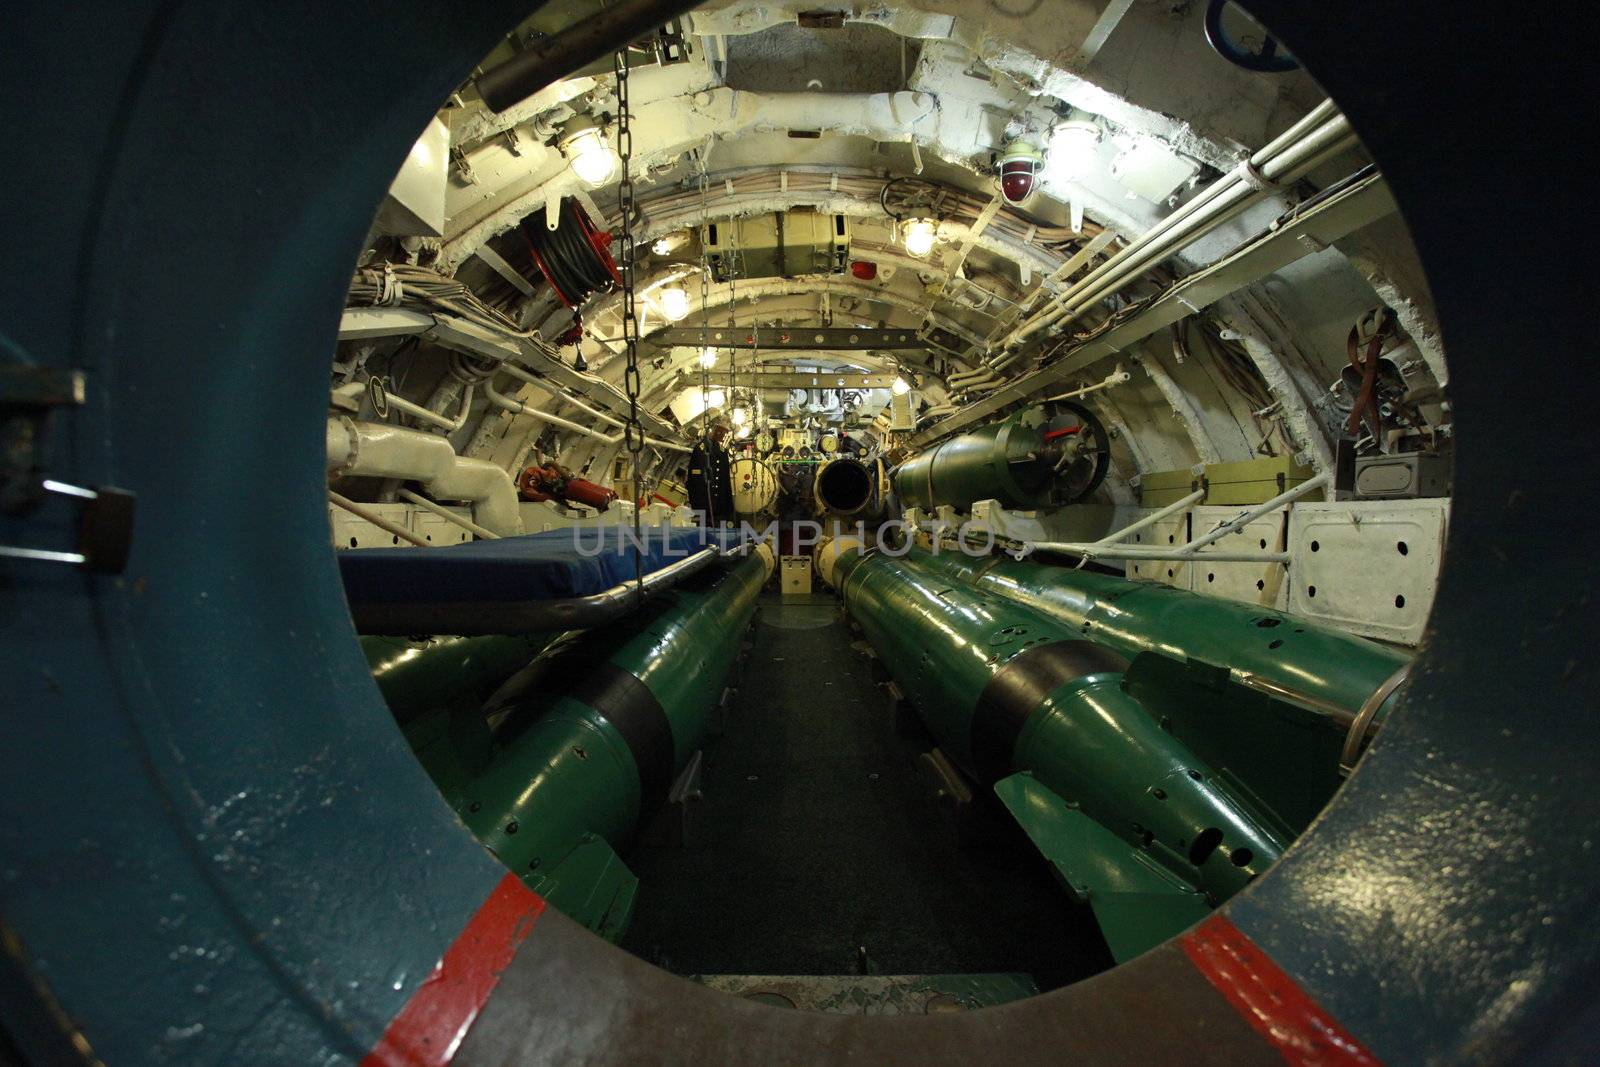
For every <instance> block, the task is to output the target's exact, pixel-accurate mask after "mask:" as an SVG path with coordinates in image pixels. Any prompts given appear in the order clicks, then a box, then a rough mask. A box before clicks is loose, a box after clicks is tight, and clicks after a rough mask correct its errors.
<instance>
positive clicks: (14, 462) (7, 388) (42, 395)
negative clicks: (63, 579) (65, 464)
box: [0, 364, 136, 574]
mask: <svg viewBox="0 0 1600 1067" xmlns="http://www.w3.org/2000/svg"><path fill="white" fill-rule="evenodd" d="M84 396H85V387H84V375H83V372H82V371H77V370H60V369H58V368H53V367H38V366H32V365H27V364H24V365H20V366H6V365H0V514H4V515H8V516H13V517H25V516H31V515H33V514H34V513H35V512H37V511H39V510H40V509H41V508H43V507H44V506H45V504H46V502H47V501H49V500H51V499H52V498H56V497H62V498H66V499H68V500H70V501H72V502H75V503H76V504H77V506H78V537H77V544H76V545H74V546H73V548H72V550H71V551H67V550H64V549H54V548H36V547H24V546H20V545H0V557H4V558H9V559H22V560H32V561H35V562H42V563H75V564H77V565H78V566H80V567H82V568H83V569H84V570H87V571H91V572H93V573H96V574H120V573H122V569H123V568H124V567H125V566H127V562H128V549H129V546H130V545H131V543H132V538H133V514H134V504H135V501H136V497H135V496H134V494H132V493H130V492H127V491H126V490H123V489H115V488H112V487H110V486H97V487H95V488H92V489H91V488H88V487H86V486H81V485H73V484H71V483H69V482H63V481H58V480H56V479H54V478H47V477H45V476H44V472H43V470H42V468H41V463H42V456H43V454H44V442H45V437H46V434H47V432H48V430H49V428H50V418H51V416H52V415H53V414H54V413H55V411H56V409H58V408H62V407H77V406H79V405H81V404H82V403H83V401H84Z"/></svg>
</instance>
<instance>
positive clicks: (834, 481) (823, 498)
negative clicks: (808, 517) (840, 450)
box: [816, 456, 872, 515]
mask: <svg viewBox="0 0 1600 1067" xmlns="http://www.w3.org/2000/svg"><path fill="white" fill-rule="evenodd" d="M816 494H817V503H818V504H819V505H821V507H822V510H823V511H824V512H827V513H829V514H833V515H854V514H856V513H857V512H859V511H862V510H864V509H865V508H866V507H867V505H868V504H870V503H871V502H872V474H871V472H869V471H868V470H867V468H866V466H865V465H864V464H862V463H861V461H860V460H856V459H851V458H849V457H848V456H845V457H840V458H838V459H833V460H829V461H828V462H827V463H825V464H824V465H823V466H822V468H821V469H820V470H818V471H817V488H816Z"/></svg>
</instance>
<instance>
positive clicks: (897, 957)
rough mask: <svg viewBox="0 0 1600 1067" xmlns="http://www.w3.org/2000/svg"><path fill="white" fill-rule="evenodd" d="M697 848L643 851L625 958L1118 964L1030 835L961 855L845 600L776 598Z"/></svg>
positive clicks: (716, 962)
mask: <svg viewBox="0 0 1600 1067" xmlns="http://www.w3.org/2000/svg"><path fill="white" fill-rule="evenodd" d="M747 640H750V641H751V642H752V643H753V648H752V649H751V652H750V658H749V661H748V663H747V665H746V668H745V672H744V678H743V684H742V685H741V687H740V689H739V692H738V694H737V697H736V700H735V702H734V704H733V706H732V709H731V713H730V715H729V720H728V727H727V731H726V733H725V735H724V736H722V737H716V738H713V739H712V740H711V741H710V743H709V744H708V745H707V746H706V754H705V760H706V766H705V774H704V784H703V790H704V799H703V800H701V801H700V802H698V805H697V807H696V809H695V812H694V816H693V824H692V825H693V831H692V835H691V839H690V841H689V843H688V844H687V845H686V846H683V847H679V846H660V845H641V846H637V847H635V848H634V849H633V850H632V851H631V853H630V854H629V855H628V857H627V859H628V864H629V866H630V867H631V868H632V870H633V871H634V872H635V873H636V874H637V875H638V876H639V878H640V882H641V884H640V889H639V897H638V903H637V911H636V914H635V917H634V922H633V926H632V928H631V930H630V931H629V934H628V936H627V938H626V939H625V940H624V942H623V947H625V948H628V949H629V950H631V951H633V952H634V953H636V954H638V955H640V956H642V957H643V958H645V959H647V960H650V961H651V962H654V963H657V964H659V965H661V966H663V967H665V968H666V969H668V970H671V971H674V972H676V973H679V974H812V975H816V974H850V973H856V972H857V968H858V957H859V955H860V950H861V949H863V948H864V949H865V950H866V960H867V966H868V968H869V969H870V972H871V973H874V974H951V973H977V972H1026V973H1028V974H1030V975H1032V976H1033V977H1034V979H1035V981H1037V982H1038V984H1039V986H1040V988H1041V989H1046V988H1051V987H1053V986H1057V985H1061V984H1064V983H1066V982H1070V981H1074V980H1077V979H1078V978H1082V977H1086V976H1088V975H1089V974H1093V973H1095V972H1096V971H1099V970H1102V969H1104V968H1106V967H1108V966H1110V963H1111V960H1110V956H1109V954H1108V953H1107V950H1106V948H1105V945H1104V942H1103V941H1102V940H1101V938H1100V935H1099V932H1098V930H1097V928H1096V927H1095V925H1094V922H1093V919H1092V917H1091V915H1090V913H1089V911H1088V909H1087V908H1086V907H1080V906H1078V905H1075V904H1073V903H1072V902H1071V901H1070V899H1069V898H1068V897H1067V895H1066V894H1065V893H1064V892H1062V890H1061V889H1060V888H1058V887H1057V886H1056V884H1055V883H1054V881H1053V880H1052V878H1051V876H1050V875H1049V873H1048V872H1047V870H1046V868H1045V865H1044V863H1043V861H1042V860H1040V859H1039V857H1038V856H1037V854H1036V853H1034V852H1033V850H1032V847H1031V846H1030V845H1028V844H1027V842H1026V840H1025V839H1024V838H1022V837H1021V835H1020V833H1019V834H1017V835H1016V836H1015V838H1011V837H1006V838H1005V839H1003V840H999V841H996V842H994V843H993V845H992V847H983V848H960V847H957V844H956V841H955V835H954V833H953V832H952V829H951V826H950V824H949V822H948V820H947V818H946V817H945V816H944V814H943V813H942V812H941V811H940V810H939V809H938V808H937V807H936V806H935V805H934V803H933V802H932V800H931V799H930V797H929V796H928V794H927V791H926V787H925V786H924V785H923V783H922V780H921V777H920V775H919V774H918V771H917V769H916V766H915V763H914V760H915V757H916V755H917V754H918V753H919V752H921V751H924V750H925V749H926V748H927V747H928V742H927V741H926V740H924V739H905V738H901V737H898V736H896V734H895V732H894V730H893V729H892V727H891V725H890V722H889V715H888V713H887V711H886V710H885V701H884V697H883V695H882V692H881V691H880V690H879V689H878V688H877V687H876V686H875V685H874V684H873V681H872V677H871V673H870V666H869V663H868V661H867V660H866V659H865V658H864V657H863V656H862V655H861V654H860V653H859V652H857V651H855V650H853V649H852V648H851V642H852V636H851V633H850V631H849V629H848V628H847V627H846V626H845V624H844V623H842V622H841V621H840V620H839V619H838V615H837V607H836V602H835V601H833V600H832V599H831V598H824V597H813V598H810V600H809V601H800V602H794V601H791V602H783V601H780V600H779V599H778V598H777V597H776V596H769V597H768V598H766V599H764V600H763V602H762V608H761V611H760V613H759V615H758V616H757V621H756V623H755V625H754V626H753V627H752V629H751V632H750V634H749V635H748V637H747Z"/></svg>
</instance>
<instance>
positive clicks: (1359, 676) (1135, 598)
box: [906, 549, 1411, 829]
mask: <svg viewBox="0 0 1600 1067" xmlns="http://www.w3.org/2000/svg"><path fill="white" fill-rule="evenodd" d="M906 560H907V562H909V563H911V564H912V565H914V566H916V567H918V568H920V569H923V570H925V571H926V572H928V573H929V574H934V575H938V576H940V577H941V578H943V579H946V580H950V581H955V582H961V583H963V584H966V585H969V586H971V587H973V588H976V589H978V590H980V591H982V592H983V593H985V594H988V595H991V596H997V597H1004V598H1006V599H1007V600H1009V601H1012V602H1014V603H1018V604H1021V605H1024V606H1026V607H1029V608H1032V609H1035V610H1037V611H1039V612H1040V613H1042V614H1045V615H1048V616H1049V617H1050V618H1052V619H1053V620H1055V621H1056V622H1058V623H1059V624H1062V625H1064V626H1067V627H1070V628H1071V629H1072V630H1073V631H1075V632H1076V633H1078V634H1079V635H1081V636H1082V637H1083V638H1085V639H1087V640H1090V641H1093V642H1095V643H1096V644H1099V645H1101V646H1103V647H1105V648H1108V649H1110V650H1112V651H1114V652H1117V653H1118V654H1120V655H1122V656H1125V657H1128V658H1129V659H1135V660H1136V664H1135V668H1134V669H1133V670H1132V671H1131V672H1130V682H1131V687H1132V688H1133V689H1134V690H1135V691H1136V692H1137V695H1138V696H1139V698H1140V701H1141V702H1142V703H1143V704H1144V706H1145V707H1146V709H1147V710H1149V711H1150V712H1151V713H1152V714H1154V715H1157V716H1158V718H1162V719H1163V720H1165V721H1167V723H1168V726H1169V728H1170V729H1172V730H1173V732H1174V733H1175V734H1176V735H1177V736H1179V737H1181V738H1182V739H1183V740H1184V741H1185V742H1186V743H1187V744H1189V745H1190V746H1191V747H1193V748H1194V749H1196V750H1197V751H1199V752H1200V753H1202V754H1203V755H1205V756H1206V757H1207V758H1208V759H1210V760H1211V761H1212V762H1214V763H1216V764H1217V765H1219V766H1225V767H1227V769H1228V770H1229V771H1230V772H1231V773H1233V774H1236V775H1237V776H1238V777H1239V778H1240V779H1241V781H1242V782H1243V783H1245V784H1247V786H1248V787H1249V788H1250V789H1252V790H1253V791H1254V792H1255V793H1257V794H1258V796H1259V797H1260V798H1261V799H1263V800H1264V801H1265V802H1266V804H1267V806H1268V807H1270V808H1271V809H1272V810H1273V811H1274V812H1276V813H1277V814H1278V815H1279V816H1281V817H1282V818H1283V819H1284V820H1285V821H1286V822H1287V823H1288V824H1289V825H1290V826H1291V827H1294V828H1295V829H1299V828H1301V827H1303V826H1304V825H1305V824H1307V823H1309V822H1310V820H1311V818H1312V817H1314V816H1315V815H1316V813H1317V812H1318V811H1320V810H1321V809H1322V807H1323V806H1324V805H1325V804H1326V803H1327V801H1328V799H1329V797H1331V796H1332V794H1333V791H1334V790H1335V789H1337V788H1338V785H1339V783H1340V781H1341V777H1340V773H1339V767H1340V762H1341V758H1343V757H1345V754H1346V745H1347V743H1348V741H1349V735H1350V734H1351V729H1352V726H1353V725H1354V724H1355V722H1356V720H1357V717H1358V716H1359V715H1360V714H1361V712H1362V710H1363V709H1364V708H1367V707H1368V706H1369V704H1373V703H1375V704H1376V707H1375V708H1372V713H1371V714H1370V715H1369V717H1368V718H1369V720H1370V722H1371V723H1372V724H1373V728H1375V727H1376V725H1377V724H1379V723H1381V722H1382V720H1383V719H1384V718H1385V717H1386V716H1387V714H1388V712H1389V710H1390V708H1391V707H1392V705H1393V704H1394V702H1395V700H1396V689H1395V681H1394V680H1395V679H1396V678H1397V677H1398V676H1399V672H1402V671H1404V670H1405V669H1406V668H1407V667H1408V665H1409V664H1410V662H1411V656H1410V655H1409V654H1407V653H1406V652H1403V651H1400V650H1398V649H1393V648H1389V647H1387V646H1384V645H1380V644H1378V643H1376V642H1374V641H1368V640H1366V639H1365V638H1361V637H1356V636H1354V635H1352V634H1348V633H1344V632H1343V631H1340V630H1336V629H1334V628H1332V627H1327V626H1319V625H1317V624H1316V623H1313V622H1310V621H1309V620H1306V619H1303V618H1299V617H1297V616H1293V615H1289V614H1286V613H1284V612H1281V611H1274V610H1272V609H1271V608H1264V607H1260V606H1257V605H1253V604H1244V603H1239V602H1237V601H1232V600H1223V599H1220V598H1217V597H1209V596H1203V595H1201V594H1198V593H1191V592H1188V591H1187V590H1182V589H1174V588H1172V587H1171V586H1168V585H1163V584H1161V583H1159V582H1143V581H1130V580H1128V579H1126V578H1121V577H1117V576H1114V575H1107V574H1099V573H1095V572H1093V571H1087V570H1076V569H1073V568H1070V567H1061V566H1051V565H1049V564H1042V563H1034V562H1031V561H1017V560H1012V559H1008V558H1006V557H1004V556H994V557H972V556H968V555H965V554H964V553H962V552H960V551H959V550H953V549H952V550H946V551H940V552H937V553H933V552H926V551H923V550H921V549H911V550H910V551H909V552H908V554H907V556H906ZM1141 653H1150V654H1152V655H1148V656H1143V657H1141ZM1361 732H1363V733H1368V736H1370V733H1369V732H1368V731H1367V730H1366V729H1363V730H1362V731H1361ZM1360 740H1361V739H1359V738H1358V739H1357V741H1358V742H1359V741H1360Z"/></svg>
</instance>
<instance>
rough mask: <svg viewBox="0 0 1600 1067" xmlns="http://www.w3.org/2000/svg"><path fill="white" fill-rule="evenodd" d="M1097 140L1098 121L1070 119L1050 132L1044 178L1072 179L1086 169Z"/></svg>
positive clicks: (1098, 131) (1055, 179) (1056, 179)
mask: <svg viewBox="0 0 1600 1067" xmlns="http://www.w3.org/2000/svg"><path fill="white" fill-rule="evenodd" d="M1099 143H1100V124H1099V123H1097V122H1095V121H1094V120H1093V119H1070V120H1068V121H1066V122H1063V123H1062V124H1061V125H1059V126H1057V127H1056V128H1055V129H1054V130H1052V131H1050V150H1049V152H1048V153H1047V154H1046V155H1045V164H1044V165H1045V177H1046V178H1048V179H1050V180H1052V181H1060V182H1073V181H1077V180H1078V179H1080V178H1082V177H1083V176H1084V175H1085V174H1087V173H1088V172H1089V167H1090V165H1091V164H1092V163H1093V162H1094V156H1095V146H1096V145H1098V144H1099Z"/></svg>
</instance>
